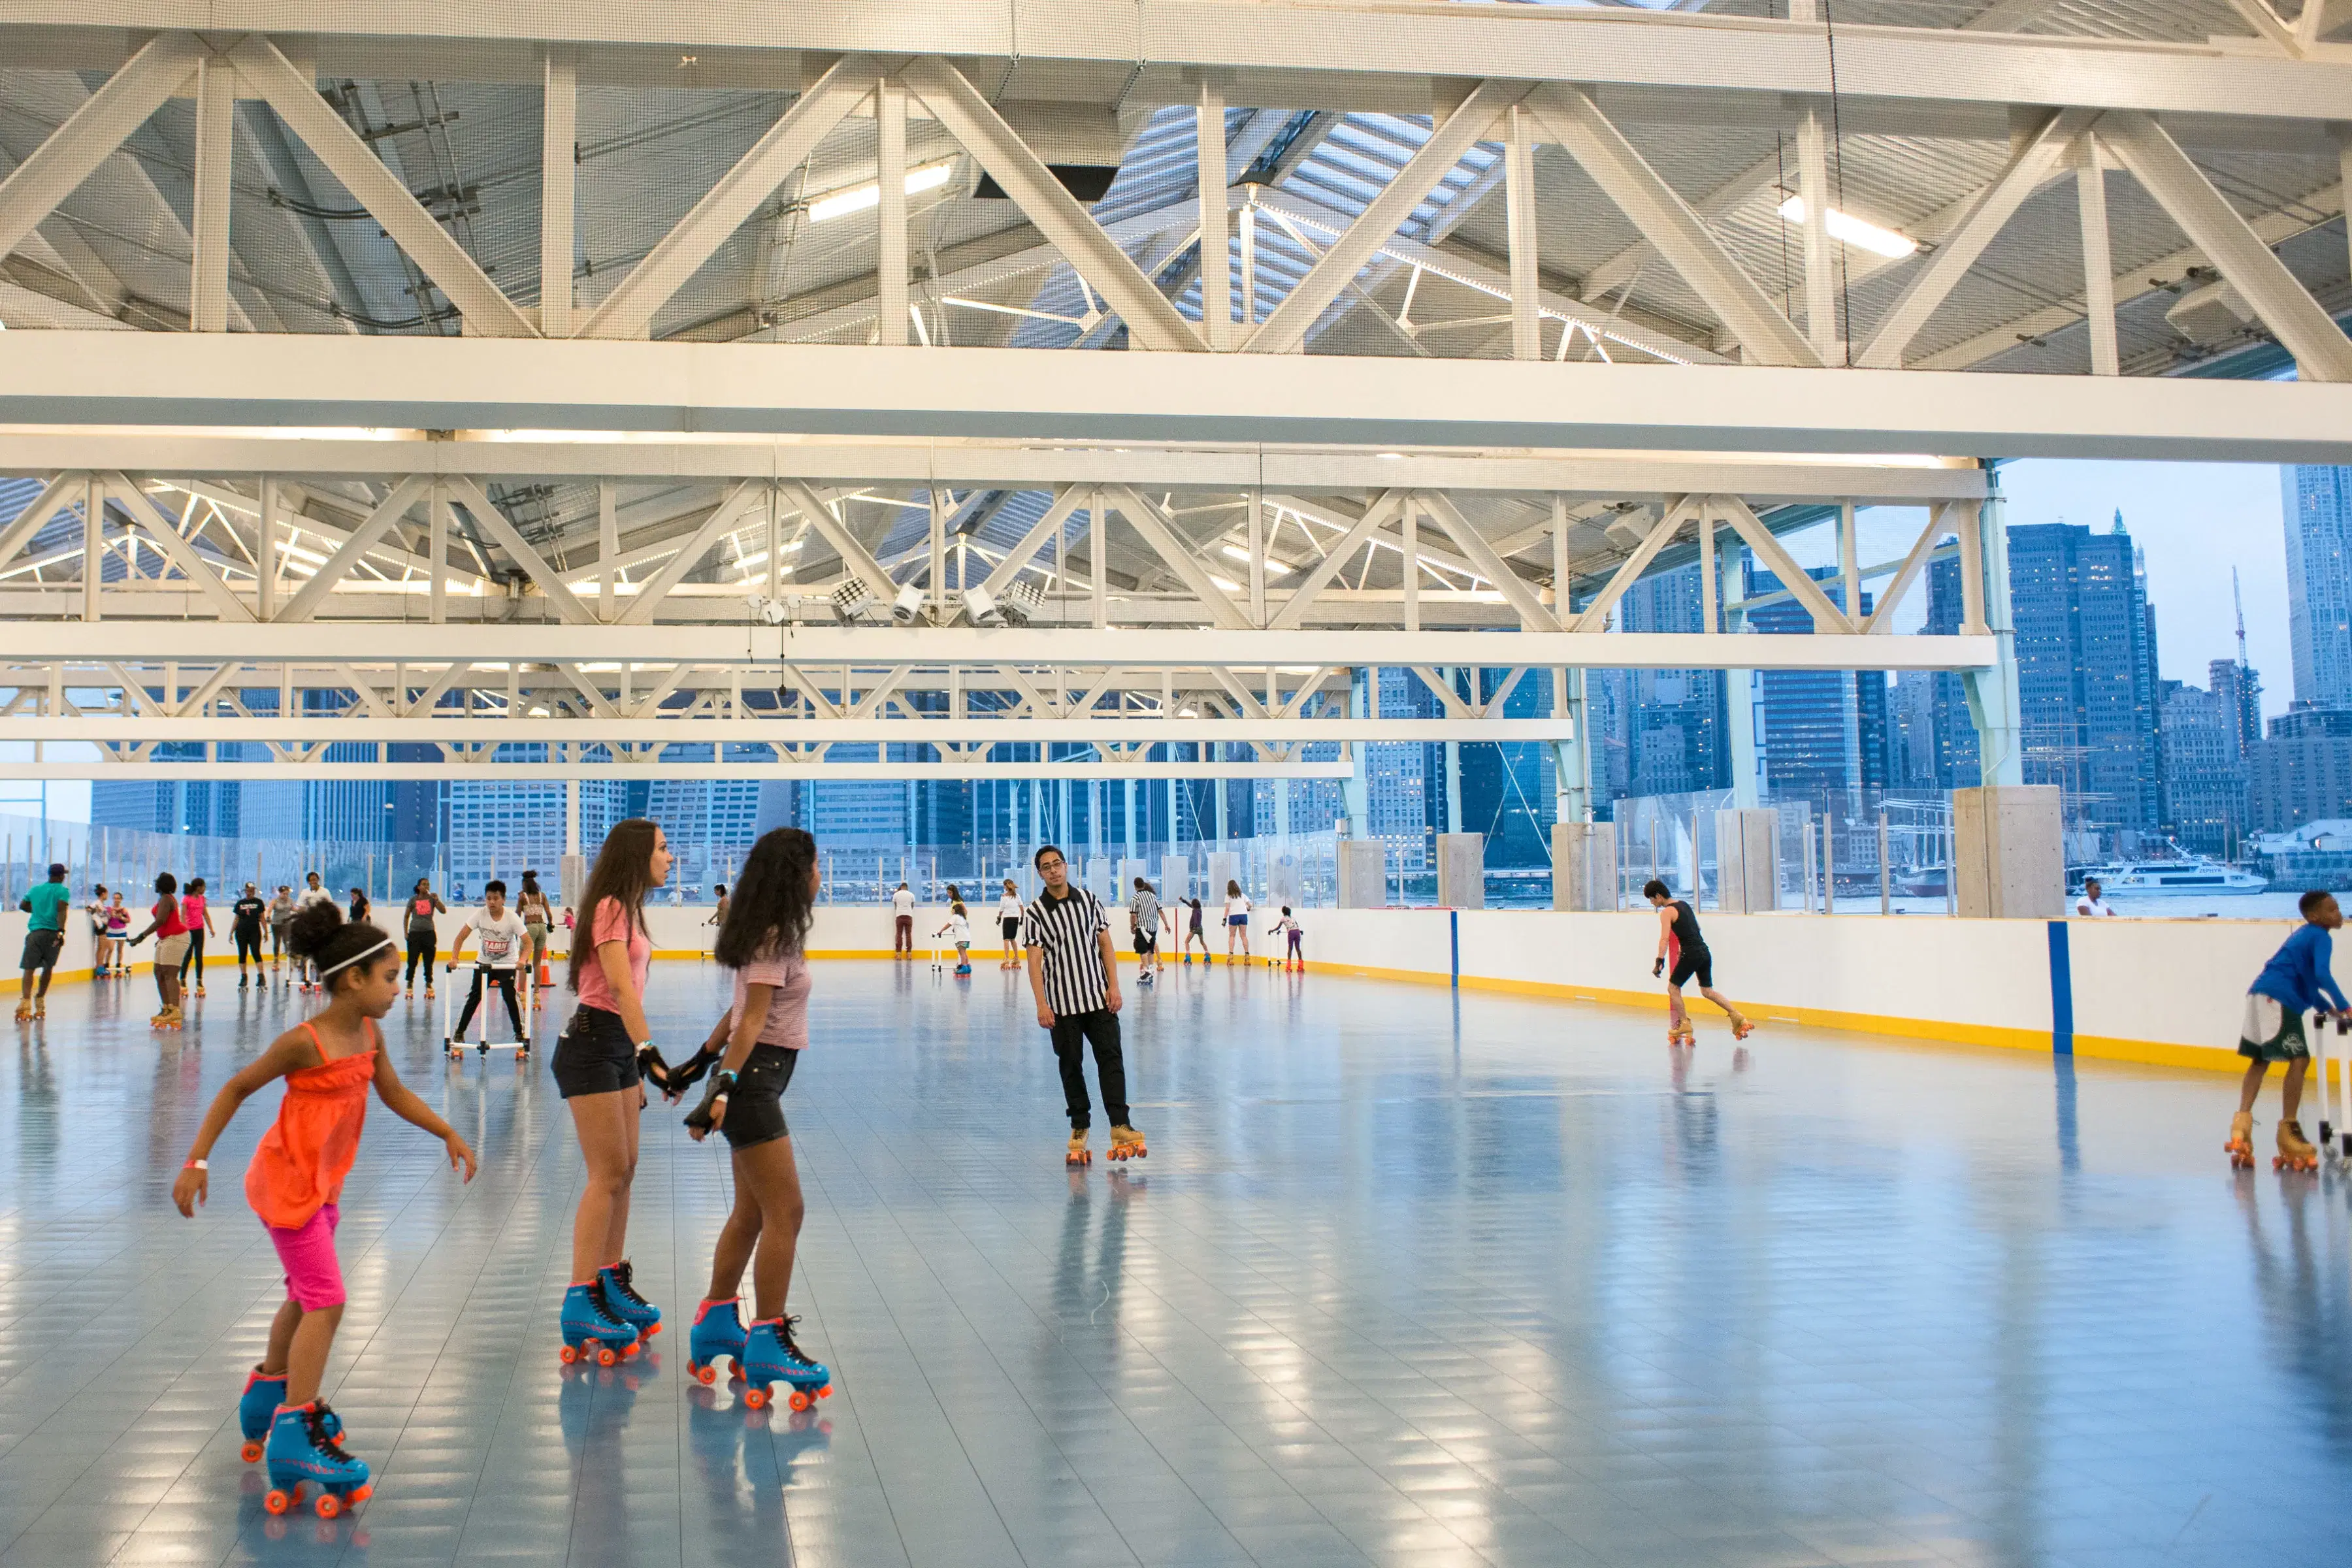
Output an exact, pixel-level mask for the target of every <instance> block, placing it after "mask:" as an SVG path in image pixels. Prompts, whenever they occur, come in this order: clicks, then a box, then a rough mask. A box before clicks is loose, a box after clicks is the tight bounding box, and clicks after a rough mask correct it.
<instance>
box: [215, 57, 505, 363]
mask: <svg viewBox="0 0 2352 1568" xmlns="http://www.w3.org/2000/svg"><path fill="white" fill-rule="evenodd" d="M228 58H230V59H231V60H232V61H234V62H235V63H236V71H237V74H238V75H239V76H241V77H243V78H244V79H246V82H247V84H248V85H249V86H250V87H252V89H253V90H254V91H255V92H257V93H258V94H260V96H261V98H262V100H264V101H265V102H267V103H268V105H269V107H270V108H271V109H273V110H277V112H278V119H280V120H282V121H285V122H286V128H287V129H288V130H289V131H291V132H293V133H294V134H295V136H296V137H298V138H299V139H300V141H301V142H302V144H303V145H304V146H306V147H308V148H310V151H311V153H313V154H314V155H315V156H316V157H317V158H318V160H319V162H320V163H324V164H325V165H326V166H327V172H328V173H329V174H332V175H334V176H335V178H336V179H338V180H340V181H341V182H342V185H343V188H344V189H345V190H347V191H349V192H351V194H352V197H353V198H354V199H355V200H357V201H358V203H359V204H360V205H362V206H363V207H365V208H366V209H367V211H368V216H371V217H373V218H374V219H375V221H376V222H377V223H378V224H380V225H382V226H383V231H384V233H385V234H386V235H387V236H389V237H391V239H392V242H393V243H394V245H397V246H398V247H400V248H401V249H402V250H403V251H404V252H405V253H406V255H407V257H408V258H409V259H410V260H411V261H414V262H415V263H416V266H417V269H418V270H419V271H421V272H423V273H424V274H425V276H426V277H427V278H429V279H432V280H433V285H434V287H435V288H436V289H440V290H441V292H442V293H443V294H445V295H446V296H447V297H448V300H449V303H451V304H452V305H455V306H456V307H457V310H458V312H459V313H460V314H462V315H463V316H464V317H465V319H466V326H467V330H468V331H474V332H478V333H480V334H482V335H484V336H486V337H510V338H532V337H537V336H538V335H539V330H538V329H537V328H536V327H534V326H532V325H531V324H530V319H529V318H528V317H526V316H525V315H524V314H523V313H522V311H521V310H519V309H517V308H516V305H515V303H514V301H513V300H509V299H508V298H507V297H506V296H505V295H504V294H502V293H500V292H499V287H498V285H497V284H495V283H493V282H491V281H490V277H489V274H488V273H487V272H485V271H483V270H482V266H481V263H479V262H478V261H476V260H475V259H474V258H472V257H471V256H469V255H467V252H466V248H465V247H463V246H461V245H459V244H458V243H457V240H456V239H454V238H452V237H450V235H449V231H448V230H446V229H445V228H443V227H442V226H441V224H440V222H439V220H437V219H436V218H435V217H434V216H433V215H432V214H431V213H428V212H426V211H425V205H424V204H423V203H422V202H419V201H418V200H417V199H416V197H415V195H412V194H411V193H410V191H409V189H408V187H407V186H406V185H404V184H402V183H401V181H400V179H399V177H398V176H397V175H395V174H394V173H393V172H392V171H391V170H390V169H388V168H386V167H385V166H384V163H383V159H381V158H379V157H377V156H376V153H375V149H374V148H373V147H371V146H369V145H368V144H367V143H366V142H362V141H361V140H360V136H359V132H356V131H353V130H352V128H351V127H350V126H349V125H346V124H345V123H343V120H342V117H341V115H339V114H337V113H336V112H335V111H334V110H333V109H332V108H331V107H330V106H329V104H328V102H327V100H325V99H323V98H320V96H319V90H318V88H317V87H316V86H315V85H314V84H313V83H312V81H311V80H310V78H309V77H307V76H305V75H303V74H302V72H301V71H299V70H298V69H296V68H295V67H294V65H293V63H292V62H290V61H289V60H288V59H287V58H286V57H285V56H284V55H283V54H280V53H279V52H278V47H277V46H276V45H275V44H272V43H271V42H270V41H269V40H268V38H264V37H248V38H247V39H246V40H245V41H244V42H243V43H241V44H239V45H237V46H236V48H235V49H233V50H231V51H230V52H229V57H228Z"/></svg>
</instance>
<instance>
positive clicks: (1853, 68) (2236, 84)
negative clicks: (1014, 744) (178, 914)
mask: <svg viewBox="0 0 2352 1568" xmlns="http://www.w3.org/2000/svg"><path fill="white" fill-rule="evenodd" d="M9 16H10V19H11V21H12V23H14V24H15V25H16V26H17V27H19V28H20V29H22V30H23V31H24V32H25V33H26V35H27V36H28V41H27V43H26V47H24V48H22V49H21V50H20V51H19V58H22V59H23V61H24V63H26V64H27V65H35V64H38V65H47V66H51V67H62V68H100V69H103V68H112V67H113V66H114V65H115V64H117V63H119V62H120V61H121V58H123V57H124V55H125V54H126V53H127V52H129V49H130V47H131V44H132V43H135V37H136V33H137V31H138V30H140V29H146V28H155V27H168V26H174V25H177V24H180V23H182V22H184V20H185V17H186V12H185V8H184V7H183V6H177V5H170V4H165V3H163V0H97V3H95V4H90V3H85V0H18V3H17V4H15V5H11V6H10V8H9ZM204 16H205V26H206V27H207V28H208V29H215V30H217V31H219V32H221V33H225V34H234V33H238V32H247V31H257V30H258V31H267V30H270V29H282V30H284V31H286V32H289V33H290V34H299V35H300V36H302V37H303V38H304V41H305V44H306V45H307V46H309V47H313V48H315V49H316V50H317V59H318V63H319V68H320V71H321V72H322V73H327V74H339V75H351V76H362V77H366V76H397V77H408V76H412V75H413V76H417V77H420V78H425V79H435V78H437V79H445V80H467V79H472V80H490V81H512V82H517V83H524V84H528V83H530V82H535V81H537V80H538V79H539V63H540V62H539V57H538V51H537V49H536V47H534V45H535V44H536V43H537V42H539V41H541V40H544V41H547V42H553V43H563V44H569V45H573V46H576V47H578V48H579V50H580V53H581V55H582V58H583V79H586V80H589V81H592V82H595V83H598V84H600V85H603V84H611V85H624V86H639V87H674V86H675V85H676V82H677V77H678V74H679V72H678V64H677V61H678V56H679V54H680V52H681V51H690V52H698V54H699V65H698V70H697V81H698V83H700V84H703V85H709V86H714V87H721V88H734V89H753V90H756V89H762V88H772V86H773V84H774V83H775V82H776V81H777V80H778V79H781V78H784V77H785V76H786V73H787V72H788V71H789V69H790V68H791V65H792V63H793V61H794V60H795V58H796V57H797V56H798V55H800V54H802V53H808V54H814V55H817V56H827V55H837V54H852V53H857V52H861V51H863V52H872V53H877V54H917V53H925V52H937V53H939V54H942V55H948V56H952V57H956V58H972V59H986V60H998V61H1013V60H1018V61H1021V62H1023V63H1024V64H1027V65H1031V66H1034V67H1035V68H1036V71H1035V73H1034V74H1035V75H1036V76H1037V77H1038V79H1041V80H1045V81H1052V80H1054V79H1055V78H1056V75H1057V74H1058V75H1060V76H1062V77H1064V78H1066V79H1069V80H1072V81H1075V82H1076V83H1079V84H1080V90H1084V91H1087V92H1089V93H1091V92H1094V91H1096V90H1097V89H1096V86H1095V84H1096V83H1097V81H1098V80H1100V79H1102V78H1103V76H1104V75H1106V74H1108V73H1113V72H1115V73H1117V76H1118V80H1119V81H1121V82H1122V83H1123V84H1125V86H1124V90H1123V92H1122V96H1121V100H1122V102H1124V103H1126V104H1127V105H1129V106H1130V107H1137V108H1144V107H1154V106H1168V105H1187V106H1189V105H1190V104H1191V103H1192V101H1193V100H1194V96H1195V89H1194V83H1195V82H1196V81H1197V80H1198V79H1199V77H1200V75H1201V74H1202V72H1203V71H1206V70H1214V71H1217V72H1219V73H1220V74H1221V76H1222V77H1223V79H1224V80H1225V81H1226V84H1227V85H1226V96H1227V100H1228V101H1229V102H1233V103H1236V104H1242V103H1265V104H1297V105H1301V106H1304V107H1310V108H1322V107H1329V108H1339V109H1357V108H1369V109H1375V110H1387V111H1390V112H1396V113H1417V112H1424V111H1426V110H1427V108H1428V101H1429V100H1428V92H1429V88H1430V84H1431V83H1432V82H1433V80H1443V79H1486V78H1490V77H1501V78H1515V79H1521V80H1529V81H1553V82H1580V83H1595V84H1600V85H1601V86H1603V87H1604V88H1608V89H1615V90H1618V91H1620V92H1622V95H1623V96H1625V97H1627V98H1629V99H1632V98H1637V97H1642V96H1646V95H1648V93H1649V90H1650V89H1664V92H1665V93H1671V94H1672V95H1673V97H1674V100H1675V103H1676V104H1677V105H1678V106H1679V108H1680V110H1681V111H1682V112H1683V113H1684V114H1685V115H1687V114H1688V112H1689V103H1690V98H1691V95H1692V91H1693V89H1697V90H1698V91H1699V92H1702V93H1705V94H1708V95H1712V96H1715V97H1717V98H1721V99H1727V100H1733V101H1734V102H1735V103H1737V102H1738V100H1743V99H1745V100H1750V102H1752V101H1753V100H1758V99H1764V100H1769V99H1774V98H1778V97H1779V96H1780V94H1783V93H1809V94H1818V95H1828V94H1831V93H1836V94H1838V95H1839V96H1840V98H1841V100H1842V118H1843V120H1844V122H1845V125H1846V129H1847V130H1848V131H1849V132H1851V131H1853V130H1854V129H1856V122H1857V121H1864V123H1865V124H1868V123H1870V121H1869V120H1868V118H1867V117H1868V116H1870V114H1871V113H1872V111H1873V110H1879V111H1881V113H1882V116H1883V112H1884V110H1887V109H1890V108H1908V109H1911V110H1914V111H1915V112H1916V110H1919V109H1924V108H1935V109H1938V110H1944V111H1946V112H1948V113H1949V112H1954V111H1960V110H1967V109H1969V108H1971V107H1977V106H1996V107H1995V112H1994V114H1993V116H1992V120H1993V121H1994V122H1995V123H1996V124H1997V123H1998V121H1999V118H2000V111H1999V110H2000V106H2006V105H2008V104H2011V103H2042V104H2050V105H2066V104H2076V103H2079V104H2085V105H2090V106H2094V107H2100V108H2138V109H2145V110H2151V111H2157V112H2165V113H2173V114H2204V115H2216V116H2242V117H2246V118H2274V117H2278V118H2304V119H2310V120H2315V121H2320V120H2327V119H2332V118H2336V117H2337V116H2339V115H2340V114H2341V110H2342V104H2343V101H2344V94H2345V91H2346V87H2345V79H2346V75H2347V68H2346V67H2345V65H2344V64H2343V63H2342V62H2341V60H2340V59H2339V58H2335V57H2333V55H2332V53H2331V52H2328V51H2325V50H2324V49H2323V50H2322V51H2318V52H2316V53H2317V58H2309V59H2295V58H2290V57H2288V56H2286V55H2284V54H2280V53H2273V52H2267V51H2263V50H2262V49H2261V48H2260V47H2259V46H2255V45H2253V44H2252V41H2251V40H2243V41H2242V42H2243V43H2244V44H2245V47H2242V48H2229V47H2221V46H2224V45H2229V44H2232V43H2238V42H2241V40H2230V39H2222V40H2209V39H2205V38H2184V39H2180V40H2178V41H2147V40H2140V39H2122V38H2115V39H2110V38H2095V37H2053V36H2048V35H2042V36H2034V37H2024V36H2019V35H2004V34H2000V33H1998V32H1982V31H1962V30H1958V29H1954V28H1948V27H1906V26H1867V25H1860V24H1857V23H1854V22H1853V21H1850V20H1848V19H1846V18H1845V17H1843V16H1840V17H1839V18H1838V19H1837V23H1836V37H1835V47H1834V49H1832V47H1830V42H1831V40H1830V38H1829V36H1828V32H1827V29H1826V27H1825V26H1822V25H1821V24H1817V23H1803V22H1790V21H1781V20H1774V19H1770V18H1766V17H1756V16H1723V17H1716V16H1690V15H1665V14H1652V13H1648V12H1645V11H1643V10H1642V9H1640V8H1637V7H1592V8H1589V9H1587V8H1569V7H1560V8H1558V9H1553V8H1549V7H1541V8H1538V7H1524V8H1523V7H1518V6H1509V5H1491V6H1479V7H1475V8H1474V9H1469V10H1463V9H1461V8H1458V7H1443V8H1441V7H1436V6H1426V7H1410V8H1401V7H1398V6H1394V5H1383V4H1381V3H1379V0H1357V3H1355V4H1320V3H1317V0H1268V3H1265V4H1256V5H1247V6H1243V7H1235V6H1234V5H1230V4H1227V3H1223V0H1153V3H1152V4H1151V5H1143V6H1132V7H1121V8H1118V9H1115V10H1113V11H1109V12H1103V11H1100V10H1099V9H1098V8H1093V7H1085V6H1079V7H1068V6H1064V5H1051V4H1040V3H1035V0H1024V3H1019V4H1013V5H995V6H973V5H969V4H965V3H963V0H910V3H908V4H904V5H888V6H862V5H847V6H809V7H805V8H803V9H800V10H796V11H793V12H790V13H787V14H782V15H779V14H777V13H775V12H773V11H772V10H769V9H763V8H760V7H755V6H748V5H744V4H743V3H742V0H680V3H678V4H673V5H658V6H635V7H627V8H624V9H620V10H614V11H598V10H587V11H583V10H579V9H577V8H558V9H554V10H551V9H549V8H548V7H547V6H546V5H542V4H536V3H533V0H480V3H478V4H471V5H464V6H440V7H435V8H430V9H426V10H422V11H420V10H419V9H418V8H417V7H415V5H402V4H397V3H395V0H352V3H350V4H344V5H337V6H336V7H335V8H334V9H333V10H332V11H331V12H328V13H323V14H322V13H321V12H320V11H319V10H318V9H317V8H316V7H315V6H311V5H303V4H300V3H299V0H212V3H211V4H208V5H206V6H205V11H204ZM126 36H128V37H126ZM747 39H757V40H758V46H757V47H746V40H747ZM1056 62H1069V63H1071V64H1075V65H1079V66H1087V67H1094V68H1097V69H1081V70H1076V71H1065V72H1061V73H1056V72H1055V69H1054V67H1055V63H1056ZM1373 98H1376V100H1375V101H1365V100H1367V99H1373ZM1741 107H1742V108H1746V107H1748V106H1747V105H1741ZM1750 122H1752V114H1751V117H1750ZM1873 128H1877V127H1875V126H1873Z"/></svg>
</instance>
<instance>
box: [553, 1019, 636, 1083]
mask: <svg viewBox="0 0 2352 1568" xmlns="http://www.w3.org/2000/svg"><path fill="white" fill-rule="evenodd" d="M550 1066H551V1067H552V1068H553V1069H554V1071H555V1087H556V1089H558V1090H559V1091H560V1092H561V1093H562V1096H563V1098H564V1099H566V1100H570V1099H572V1097H573V1096H574V1095H581V1094H617V1093H619V1092H620V1091H621V1090H622V1089H635V1088H636V1087H637V1044H636V1042H635V1040H632V1039H631V1038H629V1031H628V1028H627V1026H625V1025H624V1024H623V1023H622V1022H621V1016H620V1015H619V1014H618V1013H607V1012H606V1011H604V1008H602V1007H586V1006H583V1007H579V1008H576V1009H574V1010H573V1012H572V1022H571V1023H569V1024H567V1025H565V1026H564V1029H563V1034H562V1037H560V1038H558V1039H557V1040H556V1042H555V1059H554V1061H553V1062H551V1064H550Z"/></svg>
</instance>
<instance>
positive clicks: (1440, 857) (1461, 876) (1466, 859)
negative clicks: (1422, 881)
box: [1437, 833, 1486, 910]
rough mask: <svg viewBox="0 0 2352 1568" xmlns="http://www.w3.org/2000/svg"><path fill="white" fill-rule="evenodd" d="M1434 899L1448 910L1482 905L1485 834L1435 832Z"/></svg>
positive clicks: (1484, 891)
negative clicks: (1435, 888)
mask: <svg viewBox="0 0 2352 1568" xmlns="http://www.w3.org/2000/svg"><path fill="white" fill-rule="evenodd" d="M1437 901H1438V902H1439V903H1440V904H1442V905H1444V907H1445V908H1447V909H1449V910H1483V909H1485V908H1486V835H1485V834H1483V833H1441V834H1439V835H1438V836H1437Z"/></svg>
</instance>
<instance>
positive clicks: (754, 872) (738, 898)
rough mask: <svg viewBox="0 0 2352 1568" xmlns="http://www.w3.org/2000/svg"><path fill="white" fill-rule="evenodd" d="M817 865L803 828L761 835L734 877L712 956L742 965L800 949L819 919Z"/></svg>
mask: <svg viewBox="0 0 2352 1568" xmlns="http://www.w3.org/2000/svg"><path fill="white" fill-rule="evenodd" d="M815 868H816V840H815V839H814V838H811V837H809V836H808V835H807V834H805V833H803V832H802V831H801V830H800V829H799V828H797V827H775V828H771V829H769V830H768V831H767V832H765V833H763V834H761V836H760V841H759V842H758V843H757V844H754V845H752V846H751V854H750V855H749V856H748V857H746V858H745V859H744V861H743V874H742V875H741V876H740V877H738V878H737V879H736V880H735V901H734V902H733V903H731V904H729V905H728V906H727V923H726V924H725V925H723V926H720V927H719V942H718V943H717V946H716V949H715V952H714V954H713V956H715V957H716V958H717V959H718V960H719V963H723V964H725V965H726V966H727V967H728V968H730V969H740V968H742V967H743V966H744V965H745V964H747V963H751V962H752V961H753V960H754V959H758V958H762V957H772V956H774V955H776V954H780V953H786V952H799V951H800V949H801V947H802V945H803V943H805V942H807V941H808V932H809V924H810V922H811V921H814V920H815V918H816V895H815V893H814V891H813V890H812V889H811V888H810V882H811V880H812V878H811V873H812V872H813V871H814V869H815Z"/></svg>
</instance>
